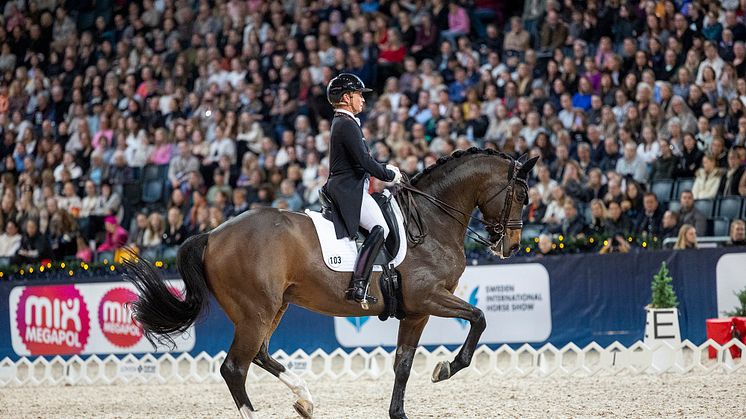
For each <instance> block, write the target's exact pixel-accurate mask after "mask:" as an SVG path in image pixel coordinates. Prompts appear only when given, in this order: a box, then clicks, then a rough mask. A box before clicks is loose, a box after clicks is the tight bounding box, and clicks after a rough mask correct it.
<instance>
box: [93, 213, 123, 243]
mask: <svg viewBox="0 0 746 419" xmlns="http://www.w3.org/2000/svg"><path fill="white" fill-rule="evenodd" d="M104 226H105V228H106V238H105V239H104V242H103V243H101V246H99V247H98V249H97V250H98V251H99V252H113V251H115V250H117V249H119V248H120V247H122V246H124V245H125V244H127V230H125V229H124V228H122V226H120V225H119V223H117V218H116V217H114V216H113V215H109V216H107V217H106V218H104Z"/></svg>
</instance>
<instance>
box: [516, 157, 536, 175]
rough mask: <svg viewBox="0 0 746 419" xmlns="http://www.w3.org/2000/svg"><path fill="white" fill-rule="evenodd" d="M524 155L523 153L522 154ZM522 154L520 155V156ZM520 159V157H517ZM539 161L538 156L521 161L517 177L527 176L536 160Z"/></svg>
mask: <svg viewBox="0 0 746 419" xmlns="http://www.w3.org/2000/svg"><path fill="white" fill-rule="evenodd" d="M524 156H525V154H524ZM522 157H523V156H521V158H522ZM519 160H520V159H519ZM537 161H539V156H536V157H534V158H532V159H529V160H528V161H527V162H525V163H523V165H522V166H521V168H520V169H518V177H519V178H525V177H527V176H528V173H529V172H530V171H531V169H533V168H534V166H535V165H536V162H537Z"/></svg>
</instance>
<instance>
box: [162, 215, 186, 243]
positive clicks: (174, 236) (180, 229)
mask: <svg viewBox="0 0 746 419" xmlns="http://www.w3.org/2000/svg"><path fill="white" fill-rule="evenodd" d="M167 222H168V224H167V226H166V229H165V231H164V232H163V244H164V245H166V246H170V247H175V246H180V245H181V244H182V243H184V240H186V238H187V237H188V231H187V229H186V226H185V225H184V216H183V215H182V213H181V211H180V210H179V209H178V208H176V207H171V208H169V209H168V219H167Z"/></svg>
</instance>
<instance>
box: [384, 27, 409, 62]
mask: <svg viewBox="0 0 746 419" xmlns="http://www.w3.org/2000/svg"><path fill="white" fill-rule="evenodd" d="M400 38H401V37H400V35H399V32H398V31H397V30H396V29H389V30H388V37H387V40H386V42H385V43H384V44H383V45H381V52H380V53H379V54H378V63H379V64H401V63H403V62H404V56H405V55H407V48H406V47H405V46H404V45H403V44H402V42H401V39H400Z"/></svg>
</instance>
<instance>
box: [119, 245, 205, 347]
mask: <svg viewBox="0 0 746 419" xmlns="http://www.w3.org/2000/svg"><path fill="white" fill-rule="evenodd" d="M207 237H208V235H207V234H206V233H205V234H199V235H196V236H192V237H190V238H189V239H187V241H185V242H184V244H182V245H181V248H180V249H179V253H178V254H177V256H176V266H177V268H178V269H179V273H180V274H181V278H182V279H183V280H184V285H185V293H184V295H183V296H182V298H179V297H178V296H175V295H174V294H172V293H171V291H170V290H169V289H168V287H167V286H166V284H165V283H164V282H163V277H162V275H161V273H160V272H158V270H157V269H156V268H155V267H154V266H153V264H151V263H150V262H148V261H146V260H144V259H142V258H135V259H134V260H125V261H124V264H125V266H126V268H125V273H124V278H125V279H126V280H127V281H129V282H130V283H132V284H133V285H134V286H135V287H136V288H137V291H138V294H139V296H140V298H139V300H137V301H135V302H134V303H132V310H133V318H134V319H135V320H137V321H138V322H139V323H140V325H141V326H142V329H143V332H144V335H145V337H146V338H147V339H148V341H149V342H150V343H151V344H153V346H155V345H156V343H158V344H161V345H166V346H169V347H170V348H171V349H173V348H174V347H175V343H174V335H178V334H180V333H183V332H184V331H186V330H187V329H188V328H189V326H190V325H191V324H192V323H194V321H195V320H197V316H199V314H200V312H201V311H202V308H203V307H204V306H205V304H206V302H207V297H208V295H209V292H210V291H209V289H208V287H207V282H206V281H205V275H204V271H203V265H202V252H203V251H204V249H205V247H206V246H207Z"/></svg>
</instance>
